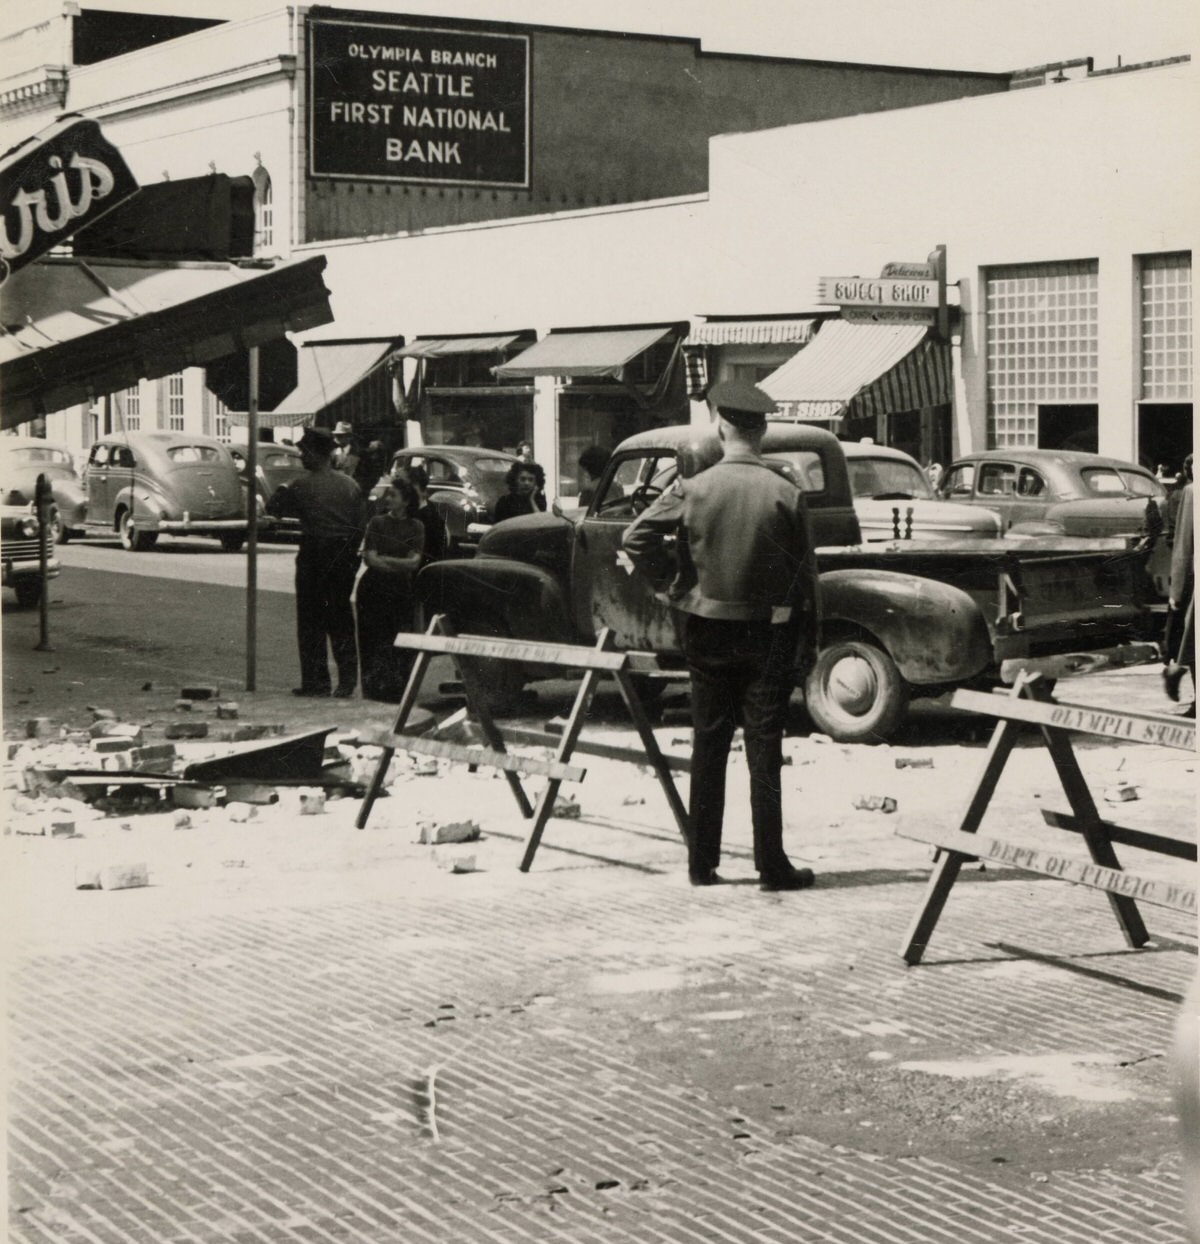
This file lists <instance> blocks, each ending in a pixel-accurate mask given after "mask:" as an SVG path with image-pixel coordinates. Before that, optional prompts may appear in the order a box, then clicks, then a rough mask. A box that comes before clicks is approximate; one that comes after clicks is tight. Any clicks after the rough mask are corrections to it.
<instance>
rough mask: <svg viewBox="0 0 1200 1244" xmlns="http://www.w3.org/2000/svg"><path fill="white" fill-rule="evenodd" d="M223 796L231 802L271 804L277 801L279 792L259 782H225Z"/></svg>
mask: <svg viewBox="0 0 1200 1244" xmlns="http://www.w3.org/2000/svg"><path fill="white" fill-rule="evenodd" d="M225 796H226V798H227V799H229V800H230V801H231V802H233V803H260V804H271V803H278V802H279V792H278V791H277V790H276V789H275V787H274V786H266V785H264V784H263V783H261V782H226V783H225Z"/></svg>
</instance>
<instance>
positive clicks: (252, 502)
mask: <svg viewBox="0 0 1200 1244" xmlns="http://www.w3.org/2000/svg"><path fill="white" fill-rule="evenodd" d="M249 373H250V382H249V386H248V387H249V390H250V392H249V396H248V400H247V402H246V435H247V436H248V437H249V444H248V445H247V446H246V474H247V476H249V479H248V480H247V483H248V484H249V487H248V488H247V490H246V690H247V691H254V690H256V684H257V680H258V674H257V656H258V653H257V634H258V346H251V347H250V368H249Z"/></svg>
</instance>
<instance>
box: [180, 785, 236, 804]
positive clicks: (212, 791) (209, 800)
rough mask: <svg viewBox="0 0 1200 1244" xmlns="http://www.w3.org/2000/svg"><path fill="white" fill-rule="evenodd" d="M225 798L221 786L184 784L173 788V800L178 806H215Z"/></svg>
mask: <svg viewBox="0 0 1200 1244" xmlns="http://www.w3.org/2000/svg"><path fill="white" fill-rule="evenodd" d="M224 798H225V790H224V788H223V787H220V786H184V785H183V784H182V783H181V784H180V785H178V786H173V787H172V788H171V802H172V803H173V804H174V805H175V806H176V807H177V808H215V807H216V806H217V804H218V803H220V802H221V800H222V799H224Z"/></svg>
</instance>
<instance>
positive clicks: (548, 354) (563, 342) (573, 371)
mask: <svg viewBox="0 0 1200 1244" xmlns="http://www.w3.org/2000/svg"><path fill="white" fill-rule="evenodd" d="M674 331H675V329H674V328H673V327H671V326H669V325H668V326H666V327H663V326H661V325H660V326H658V327H654V328H614V329H608V330H606V331H604V332H591V331H588V332H573V331H567V330H561V331H557V332H551V333H548V334H547V335H546V336H545V337H543V338H542V339H541V341H538V342H536V343H535V344H534V345H532V346H530V347H529V349H528V350H524V351H522V352H521V353H520V354H518V355H517V357H516V358H514V359H509V361H508V362H507V363H501V364H500V366H499V367H493V368H492V372H493V374H494V375H496V376H499V377H500V378H501V379H505V378H514V379H515V378H525V377H530V376H574V377H585V376H596V377H599V376H607V377H610V378H611V379H614V380H623V379H624V372H625V364H626V363H628V362H629V361H630V360H631V359H635V358H637V356H638V355H639V354H641V353H642V352H643V351H644V350H648V349H649V348H650V347H651V346H652V345H656V344H657V343H658V342H660V341H662V340H663V339H664V338H665V337H669V336H670V335H671V334H672V333H673V332H674Z"/></svg>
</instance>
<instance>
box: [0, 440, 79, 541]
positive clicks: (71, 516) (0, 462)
mask: <svg viewBox="0 0 1200 1244" xmlns="http://www.w3.org/2000/svg"><path fill="white" fill-rule="evenodd" d="M39 475H44V476H45V477H46V479H47V480H48V481H49V483H50V492H51V495H52V497H53V504H52V506H51V509H50V515H49V519H48V522H49V528H50V538H51V539H52V540H53V541H54V542H55V543H56V544H66V542H67V541H68V540H69V539H70V537H71V536H72V535H75V534H82V532H83V528H84V524H85V522H86V518H87V493H86V492H85V490H84V487H83V485H82V484H81V483H80V480H79V476H78V475H77V474H76V471H75V459H74V458H73V457H72V456H71V451H70V450H69V449H68V448H67V447H66V446H65V445H61V444H58V443H57V442H55V441H46V440H42V439H41V438H40V437H36V436H4V437H0V486H3V488H4V490H5V491H6V492H19V493H20V494H21V495H22V496H23V497H24V498H25V500H26V501H33V500H34V494H35V492H36V490H37V478H38V476H39Z"/></svg>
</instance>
